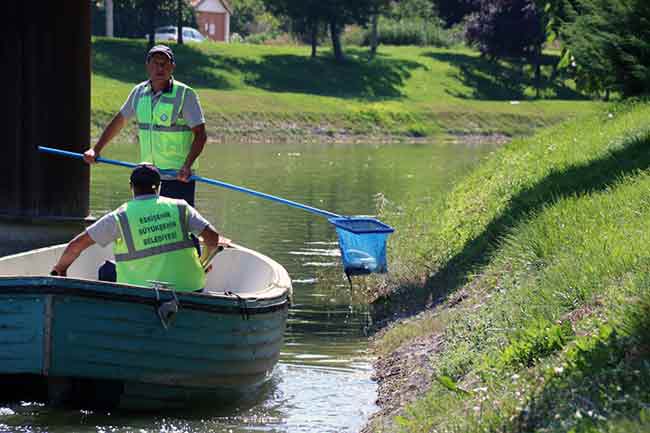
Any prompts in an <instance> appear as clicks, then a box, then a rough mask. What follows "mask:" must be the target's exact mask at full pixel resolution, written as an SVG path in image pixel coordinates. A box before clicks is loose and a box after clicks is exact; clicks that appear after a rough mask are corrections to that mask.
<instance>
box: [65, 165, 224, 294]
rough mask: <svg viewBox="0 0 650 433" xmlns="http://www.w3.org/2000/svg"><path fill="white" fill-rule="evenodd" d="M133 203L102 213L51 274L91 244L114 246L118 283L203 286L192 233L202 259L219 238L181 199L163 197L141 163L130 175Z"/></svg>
mask: <svg viewBox="0 0 650 433" xmlns="http://www.w3.org/2000/svg"><path fill="white" fill-rule="evenodd" d="M131 191H132V193H133V200H131V201H128V202H126V203H125V204H123V205H122V206H120V207H119V208H118V209H116V210H115V211H113V212H111V213H109V214H107V215H104V216H103V217H102V218H100V219H99V220H98V221H97V222H95V223H94V224H92V225H91V226H89V227H88V228H87V229H86V230H85V231H84V232H82V233H81V234H79V235H77V236H76V237H75V238H74V239H73V240H72V241H70V243H68V245H67V246H66V248H65V250H64V251H63V254H62V255H61V258H60V259H59V261H58V262H57V263H56V265H54V268H53V269H52V275H60V276H65V275H66V272H67V270H68V267H70V265H71V264H72V263H73V262H74V261H75V260H76V259H77V257H79V255H80V254H81V253H82V252H83V251H84V250H85V249H87V248H88V247H90V246H91V245H93V244H94V243H98V244H99V245H101V246H106V245H108V244H109V243H111V242H114V247H113V249H114V253H115V261H116V265H117V282H118V283H127V284H138V285H143V286H150V285H151V283H149V282H148V281H150V280H155V281H164V282H166V283H169V284H170V285H171V287H172V288H174V289H175V290H178V291H197V290H201V289H203V287H204V286H205V280H206V277H205V271H204V270H203V267H202V265H201V261H200V259H199V256H198V253H197V251H196V248H195V247H194V245H193V243H192V240H191V238H190V234H191V233H192V234H195V235H200V236H201V237H202V238H203V240H204V242H205V245H206V247H207V248H206V249H207V251H205V255H206V257H207V256H209V255H210V254H211V253H212V251H213V250H214V249H216V248H217V247H218V245H219V234H218V233H217V232H216V231H215V229H214V228H213V227H212V226H211V225H210V223H209V222H208V221H207V220H206V219H205V218H203V217H202V216H201V215H200V214H199V213H198V212H197V211H196V209H194V208H193V207H191V206H190V205H188V204H187V203H186V202H185V201H184V200H176V199H170V198H166V197H161V196H160V195H159V192H160V173H159V171H158V169H157V168H156V167H154V166H153V165H151V164H147V163H142V164H140V165H138V166H137V167H136V168H135V169H134V170H133V172H132V173H131Z"/></svg>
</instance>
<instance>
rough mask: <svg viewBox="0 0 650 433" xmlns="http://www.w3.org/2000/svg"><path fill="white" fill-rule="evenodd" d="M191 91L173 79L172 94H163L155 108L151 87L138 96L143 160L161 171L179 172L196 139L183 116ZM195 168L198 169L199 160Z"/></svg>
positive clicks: (136, 107)
mask: <svg viewBox="0 0 650 433" xmlns="http://www.w3.org/2000/svg"><path fill="white" fill-rule="evenodd" d="M191 90H192V89H191V88H190V87H189V86H187V85H185V84H183V83H181V82H180V81H176V80H173V81H172V88H171V91H170V92H166V93H163V94H162V95H161V96H160V99H159V100H158V102H157V103H156V105H155V107H153V109H152V106H151V101H152V90H151V85H150V84H149V85H147V87H146V90H145V91H144V92H143V93H142V94H141V95H140V96H138V97H137V100H136V101H135V102H134V104H135V114H136V118H137V121H138V131H139V133H138V137H139V139H140V160H141V161H149V162H151V163H153V164H154V165H155V166H156V167H158V168H161V169H172V170H178V169H179V168H181V167H182V165H183V163H184V162H185V159H186V158H187V154H188V153H189V152H190V149H191V147H192V141H193V138H194V134H193V133H192V129H191V128H190V127H189V126H188V124H187V122H186V121H185V119H183V118H182V117H180V114H181V109H182V108H183V102H184V101H185V95H186V93H187V92H188V91H191ZM193 167H194V168H197V167H198V158H197V161H195V162H194V164H193Z"/></svg>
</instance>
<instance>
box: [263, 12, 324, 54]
mask: <svg viewBox="0 0 650 433" xmlns="http://www.w3.org/2000/svg"><path fill="white" fill-rule="evenodd" d="M322 3H323V2H322V1H318V0H271V1H268V2H267V7H268V9H269V10H270V11H271V12H272V13H275V14H277V15H283V16H286V17H288V18H289V20H290V21H291V32H292V33H293V34H295V35H297V36H299V37H301V38H305V39H308V40H309V42H310V44H311V56H312V58H313V57H316V50H317V47H318V39H319V35H320V33H321V32H320V29H321V28H322V25H323V21H324V8H323V7H322Z"/></svg>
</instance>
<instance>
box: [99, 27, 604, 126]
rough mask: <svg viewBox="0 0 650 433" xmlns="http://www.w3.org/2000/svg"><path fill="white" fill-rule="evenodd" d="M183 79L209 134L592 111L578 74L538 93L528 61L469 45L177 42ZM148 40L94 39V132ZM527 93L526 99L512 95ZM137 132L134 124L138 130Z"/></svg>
mask: <svg viewBox="0 0 650 433" xmlns="http://www.w3.org/2000/svg"><path fill="white" fill-rule="evenodd" d="M173 48H174V50H175V52H176V56H177V60H178V67H177V71H176V77H177V79H179V80H181V81H184V82H186V83H188V84H190V85H191V86H193V87H195V88H196V89H197V90H198V92H199V96H200V99H201V102H202V104H203V107H204V110H205V114H206V118H207V126H208V133H209V135H210V136H211V137H218V136H220V135H226V136H237V134H244V135H245V134H250V133H251V131H253V132H252V133H255V131H256V129H259V130H265V131H266V132H268V133H270V134H271V135H272V134H273V132H284V133H286V131H287V130H291V131H294V132H295V133H296V134H297V135H298V136H300V135H301V134H302V135H305V134H307V133H309V132H310V131H312V130H313V129H314V128H321V129H322V130H326V131H327V130H332V131H337V130H341V129H345V130H346V131H348V132H351V133H359V134H366V135H368V134H370V135H372V134H374V133H379V134H394V135H398V136H399V135H401V136H405V137H408V136H427V135H432V134H436V133H440V132H445V133H461V134H464V133H502V134H508V135H518V134H525V133H530V132H531V131H532V130H533V129H534V128H536V127H539V126H543V125H548V124H552V123H556V122H558V121H559V120H562V119H565V118H567V117H569V116H573V115H576V114H579V113H584V112H589V111H592V110H593V108H594V105H596V104H595V103H593V102H592V101H588V100H585V99H584V98H582V97H581V95H579V94H577V93H576V92H575V91H574V90H573V89H574V87H573V84H572V83H571V82H568V81H567V82H563V81H561V80H555V81H550V79H549V78H548V75H549V74H550V66H548V65H550V64H551V63H552V62H554V61H555V60H556V59H557V57H556V56H555V55H554V54H549V55H547V57H546V62H547V63H548V65H547V66H546V67H545V72H546V75H547V77H546V79H545V81H544V83H543V95H544V99H543V100H540V101H535V100H533V95H534V89H533V86H532V83H533V82H532V79H531V73H530V70H528V69H525V68H524V69H522V68H520V67H519V66H516V65H512V64H510V63H506V62H500V63H491V62H487V61H485V60H483V59H481V58H479V57H478V55H477V53H475V52H473V51H471V50H468V49H462V48H457V49H434V48H426V47H384V46H382V47H381V48H380V53H379V56H378V57H377V58H375V59H374V60H369V59H368V55H367V50H365V49H354V48H350V49H348V50H347V54H348V59H347V61H346V62H345V63H343V64H337V63H336V62H334V61H333V60H332V58H331V56H330V54H329V52H328V50H326V49H323V50H322V52H321V56H320V57H318V58H317V59H310V58H309V49H308V48H306V47H296V46H262V45H245V44H231V45H225V44H213V43H204V44H187V45H183V46H173ZM145 50H146V45H145V41H140V40H127V39H106V38H95V39H94V40H93V83H92V111H93V116H92V118H93V125H92V126H93V130H92V133H93V136H97V135H98V134H99V132H100V131H101V128H102V127H103V126H104V124H105V122H106V121H107V120H108V119H109V118H110V116H111V115H112V114H113V113H115V112H116V111H117V110H118V109H119V108H120V106H121V104H122V103H123V102H124V100H125V99H126V96H127V95H128V93H129V91H130V90H131V87H132V86H133V85H134V84H136V83H138V82H140V81H143V80H144V79H145V72H144V53H145ZM511 101H517V102H518V103H511ZM131 132H132V131H131Z"/></svg>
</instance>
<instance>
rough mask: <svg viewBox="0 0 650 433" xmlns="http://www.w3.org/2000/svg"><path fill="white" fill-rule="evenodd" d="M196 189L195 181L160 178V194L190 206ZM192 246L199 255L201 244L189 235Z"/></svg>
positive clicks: (192, 203) (192, 204)
mask: <svg viewBox="0 0 650 433" xmlns="http://www.w3.org/2000/svg"><path fill="white" fill-rule="evenodd" d="M195 190H196V181H194V180H193V181H191V182H183V181H181V180H162V181H161V182H160V195H161V196H163V197H169V198H176V199H182V200H185V201H186V202H187V204H189V205H190V206H192V207H194V192H195ZM191 238H192V242H194V247H195V248H196V251H197V252H198V253H199V257H200V256H201V245H200V244H199V240H198V238H197V237H196V236H194V235H191Z"/></svg>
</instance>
